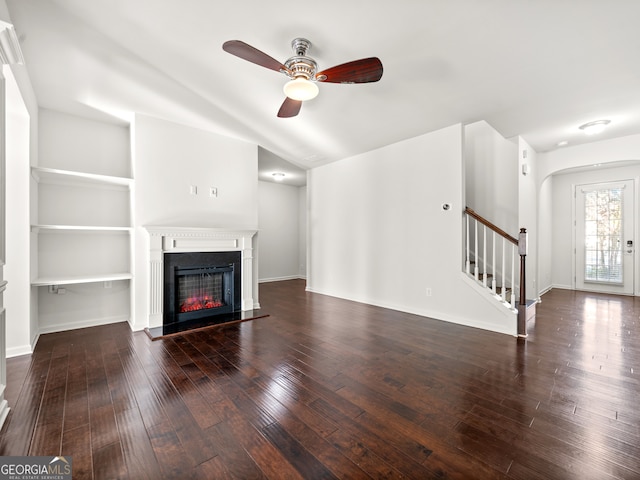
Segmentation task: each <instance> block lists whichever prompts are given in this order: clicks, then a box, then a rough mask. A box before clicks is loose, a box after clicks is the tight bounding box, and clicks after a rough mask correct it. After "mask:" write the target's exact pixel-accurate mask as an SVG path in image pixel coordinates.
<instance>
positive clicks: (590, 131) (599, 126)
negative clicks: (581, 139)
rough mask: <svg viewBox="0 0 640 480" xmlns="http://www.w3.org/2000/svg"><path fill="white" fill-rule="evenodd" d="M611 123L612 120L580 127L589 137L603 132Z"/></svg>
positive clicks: (597, 121)
mask: <svg viewBox="0 0 640 480" xmlns="http://www.w3.org/2000/svg"><path fill="white" fill-rule="evenodd" d="M610 123H611V120H596V121H594V122H589V123H585V124H584V125H580V127H578V128H579V129H580V130H582V131H583V132H584V133H585V134H587V135H594V134H596V133H600V132H602V131H603V130H604V129H605V128H606V126H607V125H609V124H610Z"/></svg>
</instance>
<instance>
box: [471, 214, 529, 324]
mask: <svg viewBox="0 0 640 480" xmlns="http://www.w3.org/2000/svg"><path fill="white" fill-rule="evenodd" d="M464 213H465V221H466V252H465V270H466V272H467V274H468V275H471V276H473V277H474V278H475V279H476V281H477V282H479V283H481V284H482V285H483V286H484V287H485V288H488V289H490V290H491V293H492V294H493V295H494V296H495V297H496V298H499V299H500V300H501V301H502V303H504V304H505V305H508V306H510V308H511V309H512V310H513V311H514V312H515V311H517V305H516V298H517V297H519V303H521V302H522V298H525V291H524V290H525V282H524V281H523V280H522V279H523V278H524V262H523V261H522V260H523V257H522V256H521V258H520V259H518V256H520V251H519V249H518V245H519V242H518V239H517V238H515V237H512V236H511V235H509V234H508V233H507V232H505V231H504V230H502V229H501V228H500V227H498V226H496V225H494V224H493V223H491V222H490V221H489V220H487V219H486V218H484V217H482V216H480V215H479V214H477V213H476V212H475V211H473V210H472V209H470V208H469V207H467V208H466V209H465V212H464ZM523 230H524V229H523ZM523 230H521V233H522V231H523ZM521 237H522V235H521ZM496 250H497V251H498V255H496ZM518 260H520V261H518ZM472 265H473V270H472ZM518 279H520V283H518ZM498 284H500V286H499V287H498ZM498 288H500V292H499V293H498ZM507 292H510V295H509V296H510V298H509V299H507ZM517 293H519V295H517Z"/></svg>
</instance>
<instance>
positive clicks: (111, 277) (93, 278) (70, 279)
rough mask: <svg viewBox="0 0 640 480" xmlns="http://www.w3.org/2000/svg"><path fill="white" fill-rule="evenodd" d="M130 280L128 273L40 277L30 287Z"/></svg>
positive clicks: (130, 275)
mask: <svg viewBox="0 0 640 480" xmlns="http://www.w3.org/2000/svg"><path fill="white" fill-rule="evenodd" d="M132 278H133V275H132V274H131V273H129V272H125V273H110V274H104V275H84V276H66V277H65V276H60V277H42V278H36V279H35V280H32V281H31V286H33V287H45V286H48V285H73V284H78V283H95V282H114V281H116V280H130V279H132Z"/></svg>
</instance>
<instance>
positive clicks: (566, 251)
mask: <svg viewBox="0 0 640 480" xmlns="http://www.w3.org/2000/svg"><path fill="white" fill-rule="evenodd" d="M628 179H633V180H635V185H636V199H635V205H634V206H633V207H634V208H635V212H639V211H640V204H639V203H638V192H637V190H638V188H640V165H636V166H628V167H617V168H598V169H594V170H591V171H585V172H576V173H567V174H562V175H554V177H553V205H554V215H553V234H552V238H553V260H552V278H553V285H554V286H555V287H558V288H568V289H571V288H573V285H574V282H573V276H574V272H575V266H574V254H573V248H574V236H575V234H574V225H573V220H574V214H573V212H574V196H573V193H574V190H575V186H576V185H581V184H588V183H600V182H610V181H617V180H628ZM638 223H640V220H639V219H638V217H637V214H636V241H637V238H638V227H639V225H638ZM636 250H637V249H636ZM639 257H640V255H638V254H636V256H635V262H636V265H635V270H636V279H637V278H639V277H638V273H639V272H640V270H639V269H638V259H639ZM637 283H638V282H637V281H636V295H637V294H638V293H639V292H638V286H637Z"/></svg>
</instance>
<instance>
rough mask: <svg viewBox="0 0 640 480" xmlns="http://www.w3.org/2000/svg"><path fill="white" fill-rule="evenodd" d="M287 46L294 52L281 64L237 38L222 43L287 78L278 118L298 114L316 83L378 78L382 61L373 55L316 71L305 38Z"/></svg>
mask: <svg viewBox="0 0 640 480" xmlns="http://www.w3.org/2000/svg"><path fill="white" fill-rule="evenodd" d="M291 48H293V51H294V52H295V55H294V56H293V57H291V58H289V59H288V60H287V61H286V62H284V64H283V63H280V62H279V61H277V60H276V59H274V58H272V57H270V56H269V55H267V54H266V53H263V52H261V51H260V50H258V49H257V48H254V47H252V46H251V45H248V44H246V43H244V42H242V41H240V40H229V41H228V42H225V43H224V44H223V45H222V49H223V50H224V51H225V52H228V53H230V54H232V55H235V56H236V57H240V58H242V59H244V60H247V61H249V62H251V63H255V64H256V65H260V66H262V67H265V68H268V69H270V70H275V71H276V72H281V73H284V74H285V75H286V76H287V77H289V78H290V80H289V81H288V82H287V83H286V84H285V86H284V93H285V95H286V98H285V100H284V103H283V104H282V106H281V107H280V110H279V111H278V117H281V118H287V117H295V116H296V115H298V113H299V112H300V108H301V107H302V102H303V101H305V100H311V99H312V98H314V97H315V96H316V95H318V86H317V85H316V83H317V82H329V83H370V82H377V81H378V80H380V79H381V78H382V62H381V61H380V59H378V58H376V57H370V58H362V59H360V60H354V61H352V62H347V63H343V64H341V65H336V66H335V67H331V68H328V69H326V70H322V71H320V72H318V65H317V63H316V61H315V60H314V59H313V58H311V57H308V56H307V50H309V49H310V48H311V42H310V41H309V40H307V39H306V38H295V39H293V41H292V42H291Z"/></svg>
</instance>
